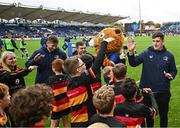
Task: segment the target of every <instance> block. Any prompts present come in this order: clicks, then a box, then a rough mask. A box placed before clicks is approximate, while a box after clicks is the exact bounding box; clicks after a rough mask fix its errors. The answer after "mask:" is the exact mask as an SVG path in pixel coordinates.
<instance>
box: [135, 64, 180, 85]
mask: <svg viewBox="0 0 180 128" xmlns="http://www.w3.org/2000/svg"><path fill="white" fill-rule="evenodd" d="M178 67H180V65H177V66H176V68H178ZM139 82H140V80H138V81H136V84H138V83H139Z"/></svg>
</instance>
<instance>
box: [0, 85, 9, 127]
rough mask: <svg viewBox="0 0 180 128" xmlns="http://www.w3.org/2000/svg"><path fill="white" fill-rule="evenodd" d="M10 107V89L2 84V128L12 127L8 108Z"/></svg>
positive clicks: (0, 110) (0, 111) (0, 117)
mask: <svg viewBox="0 0 180 128" xmlns="http://www.w3.org/2000/svg"><path fill="white" fill-rule="evenodd" d="M9 105H10V95H9V88H8V87H7V85H5V84H2V83H0V127H10V120H9V115H8V112H7V111H6V108H7V107H9Z"/></svg>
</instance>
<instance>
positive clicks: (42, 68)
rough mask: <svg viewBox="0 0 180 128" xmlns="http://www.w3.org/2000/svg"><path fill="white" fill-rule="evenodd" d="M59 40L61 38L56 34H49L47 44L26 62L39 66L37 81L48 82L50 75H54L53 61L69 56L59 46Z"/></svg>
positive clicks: (28, 64) (27, 65)
mask: <svg viewBox="0 0 180 128" xmlns="http://www.w3.org/2000/svg"><path fill="white" fill-rule="evenodd" d="M58 42H59V40H58V38H57V37H56V36H49V37H48V40H47V44H46V46H43V47H41V48H40V49H38V50H36V51H35V52H34V53H33V54H32V56H31V57H30V58H29V60H28V61H27V62H26V67H29V66H30V65H37V66H38V68H37V74H36V80H35V83H46V84H48V78H49V76H52V75H53V71H52V68H51V63H52V61H53V60H54V59H57V58H60V59H62V60H65V59H66V58H67V57H66V54H65V53H64V52H63V51H62V50H60V49H59V48H58Z"/></svg>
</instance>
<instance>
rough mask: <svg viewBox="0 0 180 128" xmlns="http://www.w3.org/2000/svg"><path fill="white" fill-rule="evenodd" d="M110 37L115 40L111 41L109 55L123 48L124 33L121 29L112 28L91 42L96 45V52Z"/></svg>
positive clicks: (100, 33)
mask: <svg viewBox="0 0 180 128" xmlns="http://www.w3.org/2000/svg"><path fill="white" fill-rule="evenodd" d="M108 37H112V38H114V39H115V40H113V41H111V42H110V43H109V44H108V46H107V51H106V52H107V53H113V52H118V51H120V49H121V48H122V46H123V42H124V36H123V33H122V31H121V30H120V29H119V28H116V27H112V28H105V29H103V30H102V31H101V32H99V33H98V35H96V36H95V37H93V38H92V40H91V41H90V43H91V44H93V45H94V47H95V49H96V52H98V50H99V47H100V45H101V43H102V42H103V39H106V38H108Z"/></svg>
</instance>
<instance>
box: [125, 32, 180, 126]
mask: <svg viewBox="0 0 180 128" xmlns="http://www.w3.org/2000/svg"><path fill="white" fill-rule="evenodd" d="M134 50H135V43H134V41H133V40H132V38H129V40H128V51H129V52H128V61H129V64H130V65H131V66H132V67H136V66H138V65H140V64H143V65H142V74H141V81H140V87H141V88H150V89H151V90H152V91H153V92H154V95H155V98H156V101H157V104H158V110H159V114H160V127H167V126H168V111H169V101H170V97H171V93H170V81H171V80H172V79H174V78H175V76H176V74H177V69H176V64H175V60H174V56H173V54H172V53H170V52H169V51H168V50H167V49H166V48H165V46H164V34H163V33H161V32H156V33H154V34H153V35H152V46H151V47H149V48H148V49H146V50H145V51H144V52H142V53H141V54H139V55H138V56H135V55H134ZM153 123H154V121H150V120H149V121H147V124H148V126H149V127H153Z"/></svg>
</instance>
